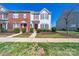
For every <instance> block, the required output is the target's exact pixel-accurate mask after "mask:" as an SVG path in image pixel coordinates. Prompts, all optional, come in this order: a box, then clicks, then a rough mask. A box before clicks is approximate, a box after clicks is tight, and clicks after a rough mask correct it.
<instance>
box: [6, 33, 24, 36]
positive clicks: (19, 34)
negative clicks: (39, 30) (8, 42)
mask: <svg viewBox="0 0 79 59" xmlns="http://www.w3.org/2000/svg"><path fill="white" fill-rule="evenodd" d="M20 34H22V32H20V33H17V34H13V35H10V36H7V37H14V36H17V35H20Z"/></svg>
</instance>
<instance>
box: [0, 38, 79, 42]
mask: <svg viewBox="0 0 79 59" xmlns="http://www.w3.org/2000/svg"><path fill="white" fill-rule="evenodd" d="M0 42H79V38H10V37H7V38H0Z"/></svg>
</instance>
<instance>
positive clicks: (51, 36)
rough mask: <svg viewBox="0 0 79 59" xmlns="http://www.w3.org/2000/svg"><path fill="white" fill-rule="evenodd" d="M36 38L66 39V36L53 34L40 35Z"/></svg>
mask: <svg viewBox="0 0 79 59" xmlns="http://www.w3.org/2000/svg"><path fill="white" fill-rule="evenodd" d="M36 38H65V36H64V35H61V34H58V33H52V34H47V33H46V34H43V33H38V34H37V36H36Z"/></svg>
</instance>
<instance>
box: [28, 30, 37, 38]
mask: <svg viewBox="0 0 79 59" xmlns="http://www.w3.org/2000/svg"><path fill="white" fill-rule="evenodd" d="M36 35H37V33H36V31H35V30H34V33H32V34H31V35H30V36H29V38H35V37H36Z"/></svg>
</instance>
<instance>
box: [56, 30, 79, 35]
mask: <svg viewBox="0 0 79 59" xmlns="http://www.w3.org/2000/svg"><path fill="white" fill-rule="evenodd" d="M57 32H59V33H65V34H66V33H67V31H57ZM68 34H76V35H79V32H76V31H68Z"/></svg>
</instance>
